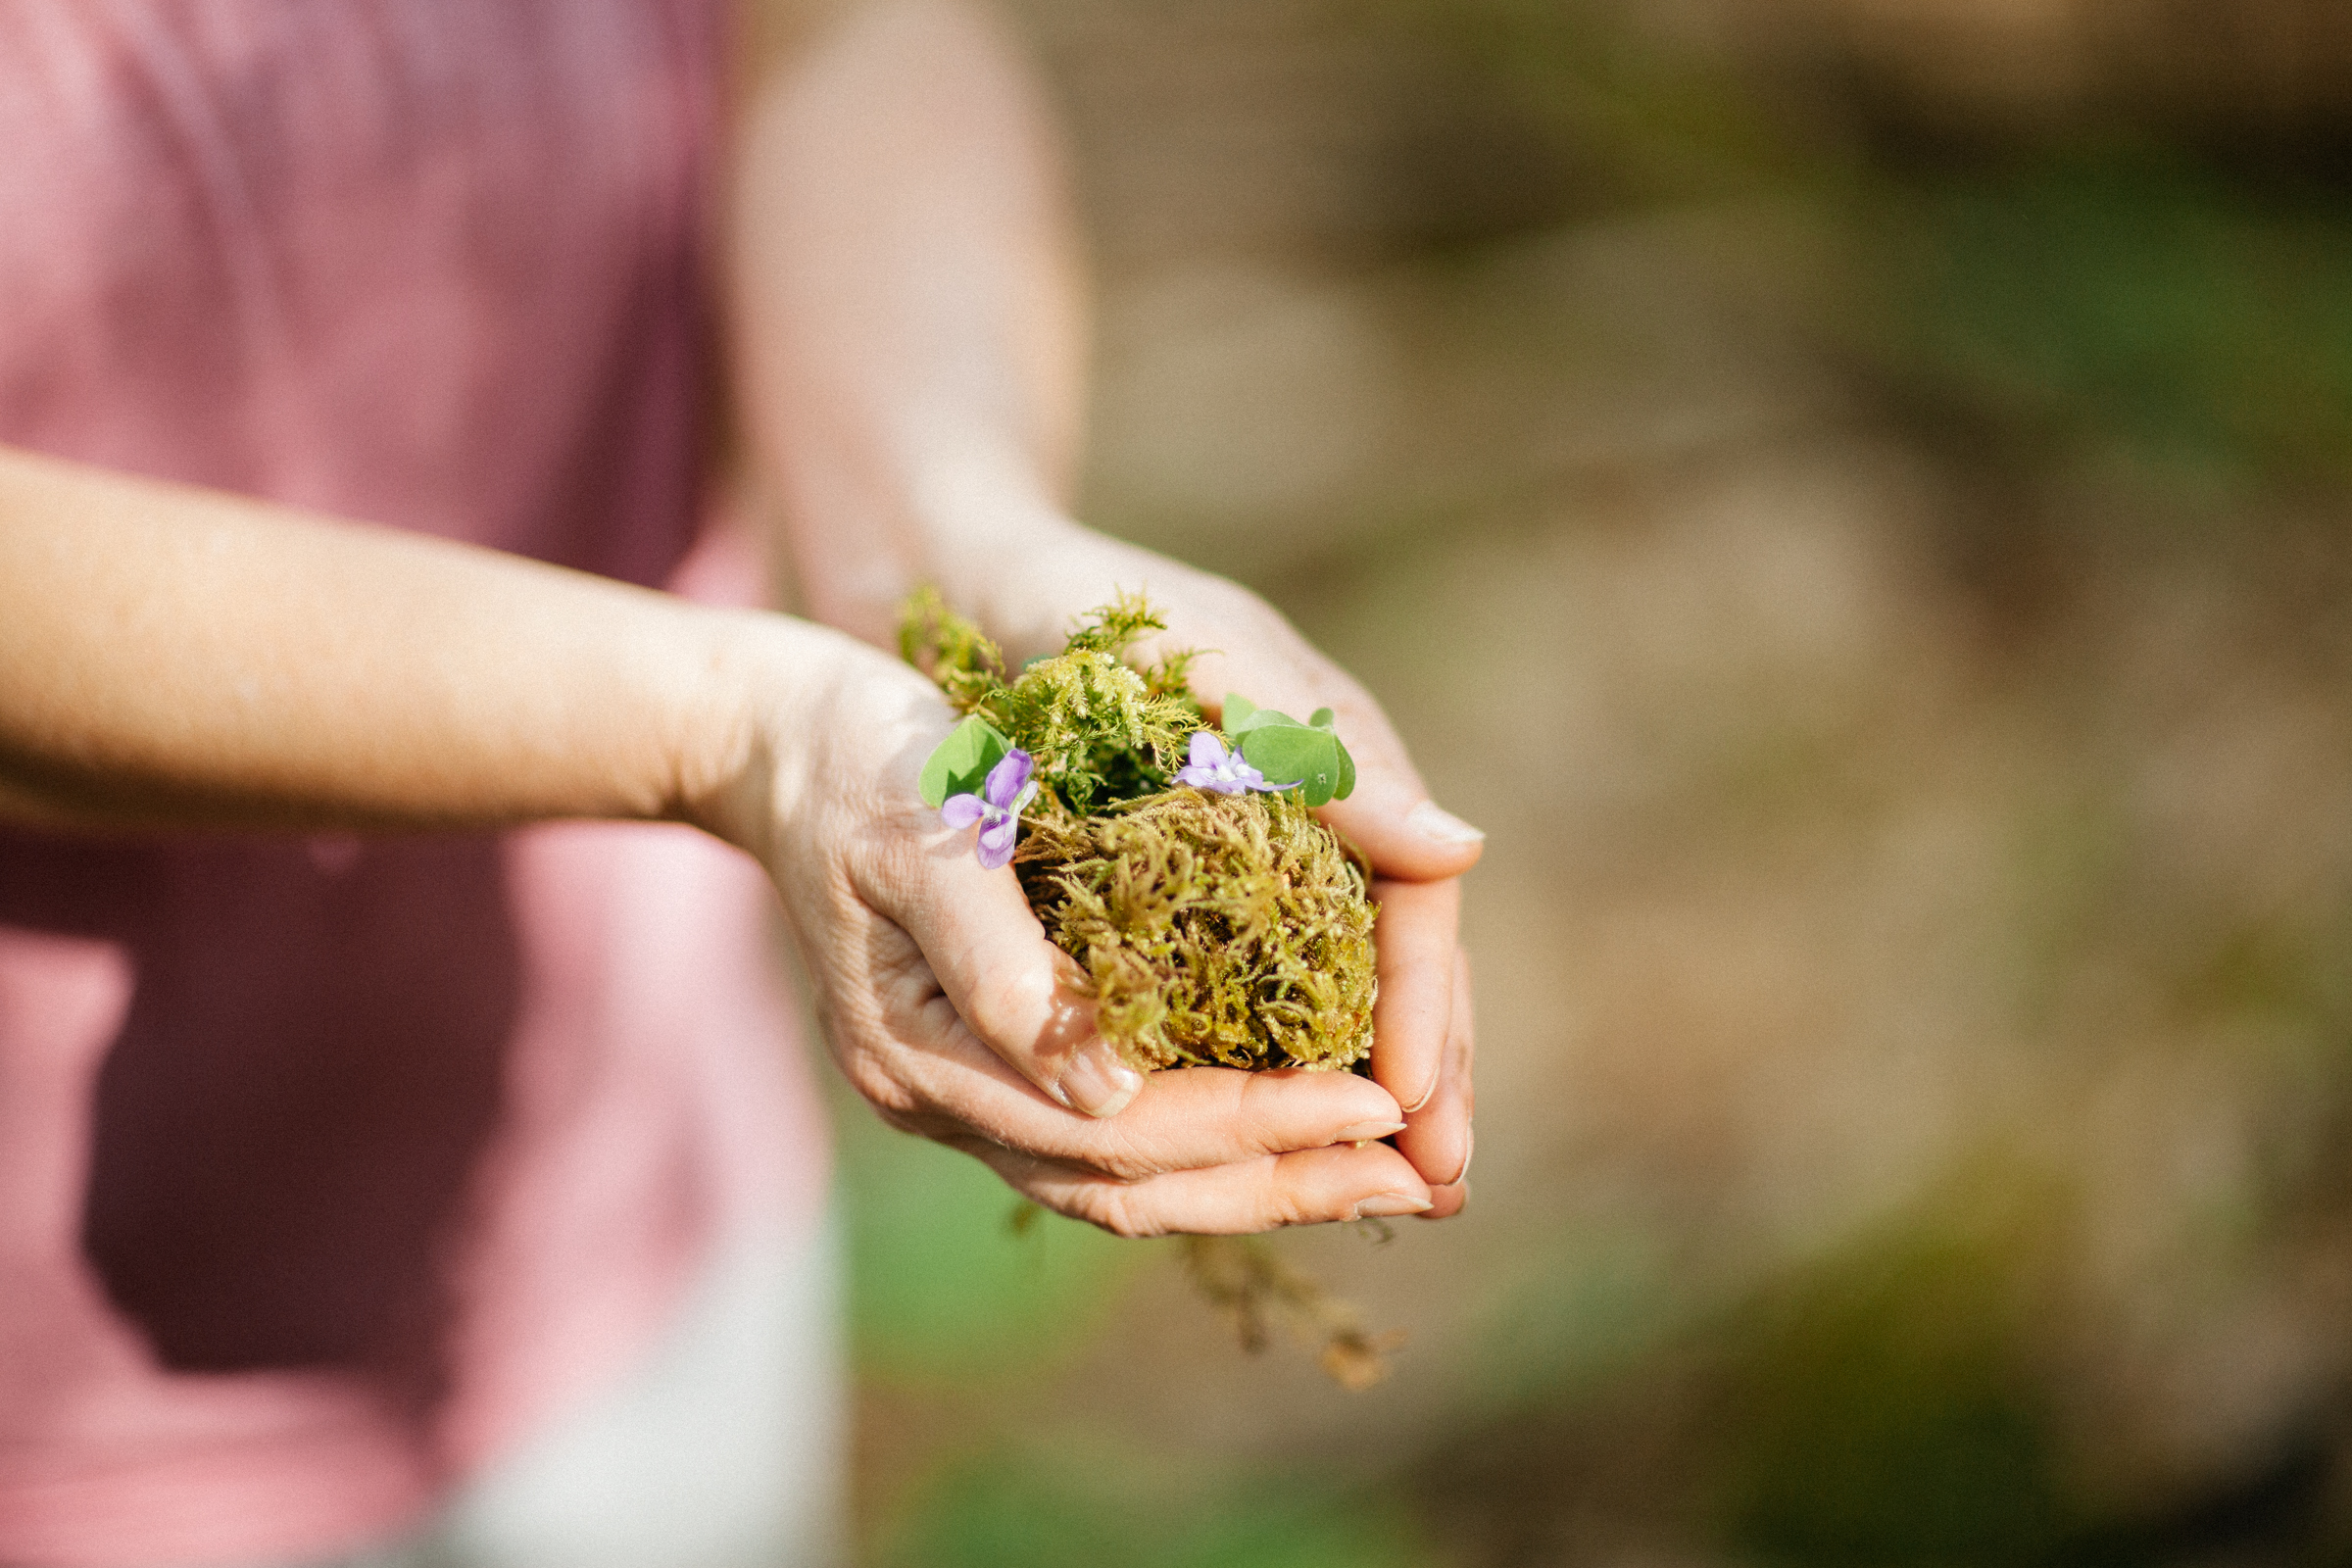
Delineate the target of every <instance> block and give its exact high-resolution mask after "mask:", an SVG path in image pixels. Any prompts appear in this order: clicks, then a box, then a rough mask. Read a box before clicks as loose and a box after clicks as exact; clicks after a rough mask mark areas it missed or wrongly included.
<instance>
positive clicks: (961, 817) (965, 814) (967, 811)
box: [939, 795, 988, 827]
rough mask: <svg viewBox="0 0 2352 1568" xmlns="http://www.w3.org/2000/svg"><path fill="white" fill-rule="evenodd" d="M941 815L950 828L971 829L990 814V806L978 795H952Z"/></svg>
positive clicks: (943, 807) (940, 810)
mask: <svg viewBox="0 0 2352 1568" xmlns="http://www.w3.org/2000/svg"><path fill="white" fill-rule="evenodd" d="M939 814H940V816H941V817H942V818H943V819H944V820H945V821H946V822H947V824H948V826H950V827H970V826H971V825H972V824H973V823H974V822H977V821H979V820H980V818H982V817H983V816H986V815H987V814H988V804H987V803H986V802H984V801H983V800H981V799H980V797H979V796H977V795H951V796H949V797H948V800H947V804H946V805H944V806H942V807H941V808H940V809H939Z"/></svg>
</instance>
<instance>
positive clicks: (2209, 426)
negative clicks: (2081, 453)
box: [1847, 146, 2352, 480]
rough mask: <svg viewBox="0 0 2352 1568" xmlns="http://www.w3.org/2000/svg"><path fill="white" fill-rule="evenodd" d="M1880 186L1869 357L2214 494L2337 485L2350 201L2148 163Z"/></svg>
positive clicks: (2348, 314) (2031, 169)
mask: <svg viewBox="0 0 2352 1568" xmlns="http://www.w3.org/2000/svg"><path fill="white" fill-rule="evenodd" d="M1899 174H1900V172H1895V176H1896V177H1889V178H1887V179H1885V180H1884V181H1883V182H1882V184H1881V185H1880V188H1879V191H1878V194H1877V195H1876V196H1874V197H1873V198H1871V199H1870V200H1869V201H1868V202H1867V203H1866V204H1864V205H1863V206H1861V207H1860V208H1859V209H1858V210H1857V211H1855V212H1853V213H1852V214H1850V215H1848V218H1847V221H1849V222H1851V223H1852V224H1853V225H1854V226H1855V228H1856V230H1857V232H1858V233H1859V235H1860V236H1861V238H1860V245H1861V249H1862V252H1863V254H1865V255H1867V256H1871V257H1873V258H1877V259H1879V260H1883V261H1884V262H1885V263H1886V264H1887V265H1886V266H1885V267H1884V268H1883V269H1880V268H1875V267H1874V268H1872V269H1870V270H1871V271H1872V272H1873V273H1875V275H1877V276H1878V277H1880V278H1881V279H1883V289H1884V295H1883V298H1882V299H1881V300H1880V302H1879V310H1878V312H1877V314H1876V317H1875V319H1876V321H1877V323H1878V326H1879V328H1880V335H1879V337H1878V340H1877V342H1876V343H1875V344H1874V345H1872V348H1873V350H1874V352H1875V354H1876V355H1877V356H1878V357H1880V358H1881V359H1882V360H1883V361H1884V362H1885V363H1886V364H1887V365H1888V366H1889V368H1892V369H1893V370H1894V371H1895V372H1896V373H1897V374H1900V375H1903V376H1907V377H1911V378H1916V379H1925V380H1931V381H1936V382H1940V383H1941V384H1943V386H1944V387H1945V388H1946V389H1947V390H1948V391H1949V392H1950V393H1951V394H1952V395H1953V396H1955V397H1958V398H1961V399H1964V400H1967V401H1970V402H1973V403H1975V404H1977V405H1978V406H1979V407H1981V408H1983V409H1985V410H1986V411H1989V412H1991V413H1993V414H1995V415H1996V416H1997V417H2005V418H2008V419H2010V420H2013V421H2022V422H2024V423H2027V424H2030V425H2037V426H2039V427H2041V428H2042V429H2044V430H2045V431H2048V432H2050V433H2054V434H2057V435H2059V436H2060V437H2062V438H2066V439H2070V440H2077V441H2079V440H2089V441H2094V442H2102V443H2112V444H2117V445H2120V446H2121V447H2123V448H2125V449H2127V450H2128V452H2129V454H2130V455H2131V456H2132V457H2134V458H2135V459H2138V460H2141V461H2143V462H2151V463H2154V464H2158V465H2161V466H2168V467H2186V468H2192V469H2194V468H2203V469H2208V470H2213V471H2216V472H2218V473H2219V474H2220V475H2221V476H2223V477H2227V478H2232V479H2240V480H2243V479H2260V478H2264V477H2270V476H2283V477H2287V478H2290V479H2310V478H2325V479H2336V478H2341V477H2343V476H2344V475H2345V474H2346V473H2347V472H2348V471H2352V202H2347V201H2346V199H2345V197H2344V194H2343V193H2342V192H2341V191H2339V190H2335V189H2331V188H2328V187H2327V186H2325V185H2321V184H2317V183H2313V182H2308V181H2302V180H2295V179H2291V178H2288V179H2278V180H2271V181H2265V182H2261V183H2257V182H2254V181H2250V180H2247V179H2245V178H2242V177H2240V178H2231V177H2229V174H2228V173H2227V172H2225V171H2222V170H2217V169H2215V168H2213V167H2212V166H2210V165H2204V164H2200V163H2198V162H2197V161H2195V160H2192V159H2189V158H2187V157H2184V156H2167V155H2165V154H2164V153H2162V152H2161V151H2129V150H2127V151H2103V152H2102V151H2095V150H2082V149H2076V148H2071V147H2064V146H2061V147H2057V148H2053V149H2049V150H2046V151H2044V152H2042V153H2041V154H2039V155H2037V156H2033V157H2028V158H2024V159H2011V160H2004V161H2003V163H2002V165H2001V166H2000V167H1995V168H1992V169H1988V170H1984V171H1969V172H1932V173H1927V174H1922V175H1918V176H1915V177H1913V178H1910V179H1904V178H1901V177H1899Z"/></svg>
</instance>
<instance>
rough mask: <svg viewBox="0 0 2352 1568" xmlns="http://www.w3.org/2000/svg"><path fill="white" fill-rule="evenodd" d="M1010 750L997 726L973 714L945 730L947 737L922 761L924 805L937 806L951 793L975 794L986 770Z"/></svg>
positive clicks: (942, 804) (985, 777)
mask: <svg viewBox="0 0 2352 1568" xmlns="http://www.w3.org/2000/svg"><path fill="white" fill-rule="evenodd" d="M1011 750H1012V742H1010V741H1008V740H1006V739H1005V736H1004V735H1003V733H1002V732H1000V731H999V730H998V728H997V727H996V725H994V724H991V723H990V722H989V721H988V720H987V719H985V718H982V717H981V716H980V715H979V714H977V713H974V714H973V715H972V716H971V717H969V718H967V719H965V720H964V721H963V722H962V723H960V724H958V725H956V727H955V728H954V729H952V730H950V731H948V738H947V739H946V740H944V741H941V742H940V743H939V746H938V749H937V750H935V751H933V752H932V754H931V755H930V757H929V758H928V759H926V760H924V762H923V776H922V780H921V788H922V792H923V804H924V805H925V806H929V807H939V806H944V805H946V804H947V800H948V797H949V796H951V795H977V794H978V793H979V792H980V786H981V785H982V784H983V783H985V782H986V781H987V779H988V770H989V769H990V768H992V767H995V766H996V765H997V764H998V763H999V762H1001V761H1003V760H1005V753H1006V752H1009V751H1011Z"/></svg>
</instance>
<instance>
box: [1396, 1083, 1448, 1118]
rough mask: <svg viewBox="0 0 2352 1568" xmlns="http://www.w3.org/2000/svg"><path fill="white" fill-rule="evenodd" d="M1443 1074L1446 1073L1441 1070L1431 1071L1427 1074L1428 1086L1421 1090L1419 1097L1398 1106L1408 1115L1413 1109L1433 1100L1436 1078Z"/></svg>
mask: <svg viewBox="0 0 2352 1568" xmlns="http://www.w3.org/2000/svg"><path fill="white" fill-rule="evenodd" d="M1445 1076H1446V1075H1445V1074H1444V1073H1443V1072H1433V1073H1431V1074H1430V1075H1429V1087H1428V1088H1426V1089H1424V1090H1422V1091H1421V1098H1420V1099H1419V1100H1416V1101H1414V1102H1413V1103H1411V1104H1409V1105H1405V1106H1402V1107H1400V1108H1401V1109H1402V1110H1403V1111H1404V1113H1405V1114H1406V1115H1407V1116H1410V1115H1412V1114H1413V1113H1414V1112H1415V1111H1417V1110H1419V1109H1421V1108H1422V1107H1423V1106H1424V1105H1427V1104H1428V1103H1430V1102H1431V1101H1432V1100H1435V1099H1436V1098H1437V1096H1438V1080H1439V1079H1441V1078H1443V1077H1445Z"/></svg>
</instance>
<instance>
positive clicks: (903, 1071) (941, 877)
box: [711, 617, 1444, 1236]
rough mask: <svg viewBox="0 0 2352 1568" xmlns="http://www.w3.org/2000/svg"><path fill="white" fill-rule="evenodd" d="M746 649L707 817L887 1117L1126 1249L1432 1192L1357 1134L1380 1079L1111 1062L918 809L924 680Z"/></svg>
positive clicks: (1059, 985) (1013, 922)
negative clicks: (748, 876) (754, 867)
mask: <svg viewBox="0 0 2352 1568" xmlns="http://www.w3.org/2000/svg"><path fill="white" fill-rule="evenodd" d="M747 640H748V641H749V642H750V643H752V644H753V645H754V646H753V647H751V648H750V649H749V650H747V656H746V657H745V659H744V660H743V663H744V665H745V667H746V668H747V669H748V671H749V672H750V679H749V680H748V681H746V682H744V683H743V685H744V686H745V688H746V689H747V692H748V695H747V697H746V698H745V703H746V706H747V711H749V713H750V714H751V718H750V726H751V732H752V734H751V740H750V744H749V745H748V746H747V747H746V748H745V752H746V754H747V755H746V759H745V761H744V764H743V766H742V767H741V769H740V771H739V774H738V776H737V778H736V779H735V781H734V783H733V784H732V785H731V787H729V788H728V789H726V790H723V791H721V792H720V794H719V797H718V799H719V801H720V805H719V806H718V807H716V808H714V809H713V813H712V815H713V820H712V821H711V826H712V827H714V828H715V829H716V830H717V831H719V832H720V833H721V834H722V836H725V837H727V838H729V839H731V840H732V841H734V842H736V843H739V844H742V845H743V846H744V847H745V848H747V849H750V850H752V851H753V853H755V854H757V855H759V856H760V858H762V860H763V861H764V862H765V863H766V865H767V867H768V869H769V872H770V874H771V875H772V876H773V877H774V879H775V882H776V885H777V887H778V888H779V889H780V890H781V892H782V895H783V899H784V905H785V908H786V911H787V913H788V915H789V917H790V922H791V925H792V929H793V932H794V935H795V937H796V939H797V941H798V943H799V947H800V951H801V956H802V958H803V962H804V966H805V968H806V970H807V972H808V974H809V979H810V982H811V984H812V986H813V989H814V991H815V1000H816V1003H817V1006H818V1010H819V1012H820V1014H821V1015H822V1017H823V1020H824V1026H825V1035H826V1039H827V1041H828V1043H829V1044H830V1046H831V1049H832V1051H833V1054H834V1056H835V1058H836V1059H837V1060H838V1061H839V1063H840V1065H841V1069H842V1071H843V1073H844V1074H845V1075H846V1076H847V1077H848V1079H849V1081H850V1082H851V1084H852V1085H854V1086H855V1087H856V1088H857V1089H858V1092H859V1093H860V1094H862V1095H864V1096H865V1098H866V1099H867V1100H869V1101H871V1102H872V1103H873V1104H874V1105H875V1107H876V1109H877V1110H879V1111H880V1113H881V1114H882V1116H883V1117H884V1119H885V1120H887V1121H889V1122H890V1123H891V1124H892V1125H894V1126H896V1127H899V1128H900V1129H902V1130H904V1131H907V1132H913V1133H919V1134H922V1135H923V1136H925V1137H929V1138H933V1139H936V1140H938V1141H939V1142H941V1143H944V1144H947V1145H949V1146H951V1147H953V1148H956V1149H961V1150H963V1151H965V1152H969V1153H971V1154H974V1155H976V1156H978V1157H979V1158H980V1159H982V1160H984V1161H986V1162H987V1163H988V1164H989V1165H990V1166H991V1167H992V1168H993V1169H995V1170H996V1171H997V1172H998V1174H999V1175H1001V1176H1003V1177H1004V1178H1005V1181H1006V1182H1008V1183H1009V1184H1011V1185H1012V1186H1013V1187H1014V1188H1015V1189H1017V1190H1018V1191H1019V1192H1021V1193H1022V1194H1023V1195H1025V1196H1026V1197H1028V1198H1030V1199H1032V1200H1034V1201H1037V1202H1039V1203H1042V1204H1044V1205H1045V1206H1047V1207H1049V1208H1052V1209H1054V1210H1056V1211H1057V1212H1059V1213H1063V1214H1067V1215H1070V1216H1072V1217H1073V1218H1078V1219H1084V1220H1088V1221H1091V1222H1092V1223H1094V1224H1097V1225H1100V1226H1102V1227H1103V1229H1105V1230H1109V1231H1112V1232H1115V1233H1117V1234H1120V1235H1124V1236H1150V1235H1159V1234H1163V1233H1166V1232H1171V1231H1190V1232H1200V1233H1233V1232H1248V1231H1258V1230H1265V1229H1268V1228H1271V1227H1273V1226H1278V1225H1292V1224H1307V1223H1315V1222H1320V1221H1326V1220H1341V1219H1353V1218H1358V1217H1366V1216H1381V1215H1397V1214H1405V1213H1415V1212H1421V1211H1423V1210H1425V1209H1426V1208H1427V1207H1428V1206H1429V1205H1431V1204H1432V1203H1433V1202H1439V1201H1444V1200H1443V1199H1442V1198H1441V1197H1433V1195H1432V1193H1431V1191H1430V1188H1429V1186H1428V1184H1427V1183H1426V1182H1424V1181H1423V1180H1422V1178H1421V1177H1420V1176H1419V1175H1418V1174H1417V1173H1416V1171H1415V1169H1414V1165H1413V1162H1412V1161H1411V1160H1410V1159H1408V1157H1407V1156H1406V1155H1404V1154H1400V1153H1399V1152H1397V1151H1396V1150H1394V1149H1391V1148H1388V1147H1386V1146H1384V1145H1382V1144H1380V1143H1377V1142H1370V1140H1377V1139H1380V1138H1382V1137H1385V1136H1388V1135H1390V1134H1392V1133H1395V1132H1397V1130H1398V1129H1399V1128H1401V1127H1403V1126H1404V1124H1405V1117H1404V1116H1403V1115H1402V1114H1401V1113H1400V1111H1399V1110H1398V1107H1397V1099H1396V1097H1395V1096H1394V1095H1393V1094H1392V1093H1391V1091H1390V1090H1389V1089H1388V1088H1386V1087H1384V1086H1383V1085H1382V1084H1380V1083H1376V1082H1374V1081H1371V1080H1367V1079H1364V1078H1359V1077H1355V1076H1353V1075H1350V1074H1346V1073H1306V1072H1278V1073H1244V1072H1237V1071H1231V1070H1228V1069H1223V1068H1187V1069H1181V1070H1176V1071H1169V1072H1159V1073H1153V1074H1151V1075H1149V1076H1148V1077H1147V1076H1145V1075H1142V1074H1139V1073H1136V1072H1135V1071H1133V1069H1131V1068H1128V1067H1127V1066H1125V1065H1124V1064H1123V1063H1122V1062H1120V1061H1119V1059H1118V1057H1117V1055H1116V1054H1114V1053H1113V1052H1112V1051H1111V1049H1110V1048H1109V1047H1108V1046H1107V1045H1106V1044H1105V1043H1103V1041H1102V1040H1101V1039H1100V1038H1099V1037H1098V1036H1097V1035H1096V1034H1095V1032H1094V1026H1093V1016H1092V1006H1091V1004H1088V1003H1086V1002H1084V1001H1083V1000H1082V999H1080V998H1079V997H1078V996H1077V995H1076V993H1075V992H1074V991H1072V990H1071V989H1070V987H1069V985H1068V983H1067V982H1068V980H1069V979H1070V978H1071V977H1072V976H1074V975H1075V973H1076V965H1075V964H1073V963H1072V962H1071V961H1070V959H1069V958H1068V957H1067V956H1064V955H1062V954H1061V953H1060V952H1059V951H1058V950H1056V949H1055V948H1054V946H1053V945H1052V944H1051V943H1050V942H1049V941H1047V939H1046V936H1045V932H1044V929H1043V928H1042V927H1041V926H1040V925H1039V924H1038V922H1037V919H1036V917H1035V916H1034V915H1032V914H1031V913H1030V912H1029V907H1028V904H1027V902H1026V901H1025V900H1024V899H1023V897H1022V895H1021V891H1020V886H1019V883H1018V882H1017V881H1016V879H1015V878H1014V875H1013V873H1012V872H1011V870H1009V869H1002V870H996V871H986V870H982V869H981V867H980V865H979V862H978V860H977V858H975V856H974V855H973V853H972V844H971V835H970V833H969V832H968V831H967V832H954V831H951V830H949V829H948V828H946V827H945V826H944V824H943V823H942V822H941V820H940V817H939V813H938V812H936V811H933V810H931V809H927V808H925V807H924V806H923V804H922V802H921V801H920V800H919V799H918V798H917V796H916V794H915V789H914V780H915V775H916V772H917V770H918V768H919V766H920V763H921V761H922V759H923V758H924V757H925V756H926V755H927V754H928V753H929V751H930V749H931V748H932V747H933V746H934V745H936V744H937V743H938V741H939V740H940V739H941V737H943V736H944V735H946V734H947V732H948V730H949V729H950V728H951V727H952V725H953V724H954V722H955V719H956V714H955V712H954V711H953V710H952V709H951V708H950V707H949V706H948V704H947V703H946V702H945V701H944V700H943V699H942V698H941V697H940V696H939V694H938V693H937V691H935V690H934V689H933V688H932V687H931V685H930V683H929V682H928V681H926V680H924V679H923V678H922V677H921V676H920V675H918V674H916V673H915V672H914V671H912V670H910V669H907V667H906V666H905V665H903V664H900V663H899V662H896V661H895V660H892V659H889V658H887V657H886V656H884V655H881V654H878V653H875V652H874V651H872V650H871V649H868V648H865V647H863V646H862V645H860V644H858V643H855V642H853V641H851V640H850V639H848V638H846V637H840V636H836V635H834V634H831V633H827V632H823V631H819V630H817V629H815V628H812V627H808V626H805V625H802V624H799V623H795V622H788V621H782V620H780V619H776V618H773V617H768V618H764V619H762V620H761V621H758V622H752V623H750V630H749V632H748V633H747ZM1406 990H1407V993H1408V997H1409V996H1410V994H1411V991H1412V987H1411V985H1410V984H1409V983H1408V984H1407V986H1406ZM1419 1005H1422V1006H1423V1007H1425V1008H1426V1007H1427V1006H1428V1005H1430V1004H1429V1001H1428V999H1427V998H1426V997H1425V998H1424V999H1423V1001H1422V1002H1421V1003H1420V1004H1419ZM1433 1103H1435V1102H1434V1101H1433ZM1090 1112H1091V1114H1090Z"/></svg>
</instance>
